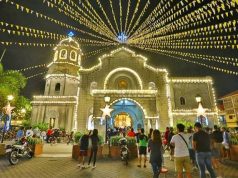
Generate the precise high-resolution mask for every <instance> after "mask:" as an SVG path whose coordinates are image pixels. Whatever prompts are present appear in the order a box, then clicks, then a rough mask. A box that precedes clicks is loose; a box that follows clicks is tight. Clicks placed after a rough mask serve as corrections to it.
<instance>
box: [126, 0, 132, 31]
mask: <svg viewBox="0 0 238 178" xmlns="http://www.w3.org/2000/svg"><path fill="white" fill-rule="evenodd" d="M130 6H131V0H128V3H127V11H126V20H125V29H124V30H126V29H127V26H128V17H129V12H130Z"/></svg>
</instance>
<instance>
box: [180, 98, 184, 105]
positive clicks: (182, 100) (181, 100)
mask: <svg viewBox="0 0 238 178" xmlns="http://www.w3.org/2000/svg"><path fill="white" fill-rule="evenodd" d="M180 104H181V105H185V98H184V97H180Z"/></svg>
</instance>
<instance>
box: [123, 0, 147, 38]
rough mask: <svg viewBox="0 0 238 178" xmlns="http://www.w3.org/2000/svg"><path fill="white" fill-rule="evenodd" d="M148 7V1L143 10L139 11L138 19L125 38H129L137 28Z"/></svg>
mask: <svg viewBox="0 0 238 178" xmlns="http://www.w3.org/2000/svg"><path fill="white" fill-rule="evenodd" d="M149 5H150V0H148V1H147V2H146V4H145V6H144V8H143V10H142V11H141V13H140V15H139V17H138V18H137V20H136V22H135V24H134V25H133V27H132V28H131V30H129V32H128V35H127V36H130V35H131V33H132V32H133V30H134V29H135V28H136V27H137V26H138V24H139V22H140V21H141V18H142V17H143V16H144V14H145V12H146V10H147V9H148V7H149Z"/></svg>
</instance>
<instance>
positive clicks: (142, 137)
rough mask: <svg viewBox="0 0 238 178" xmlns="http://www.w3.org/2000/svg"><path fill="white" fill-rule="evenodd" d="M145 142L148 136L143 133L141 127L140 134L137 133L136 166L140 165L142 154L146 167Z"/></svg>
mask: <svg viewBox="0 0 238 178" xmlns="http://www.w3.org/2000/svg"><path fill="white" fill-rule="evenodd" d="M147 144H148V137H147V136H146V135H145V134H144V129H143V128H142V129H141V134H140V135H139V144H138V145H139V164H138V165H137V167H141V160H142V155H144V168H146V160H147V159H146V154H147Z"/></svg>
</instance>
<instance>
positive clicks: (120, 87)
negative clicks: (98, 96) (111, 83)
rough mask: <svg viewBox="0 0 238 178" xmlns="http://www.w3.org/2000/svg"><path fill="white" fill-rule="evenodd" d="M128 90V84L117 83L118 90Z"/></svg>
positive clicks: (125, 82)
mask: <svg viewBox="0 0 238 178" xmlns="http://www.w3.org/2000/svg"><path fill="white" fill-rule="evenodd" d="M127 88H128V83H127V81H125V80H120V81H119V82H118V89H120V90H126V89H127Z"/></svg>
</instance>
